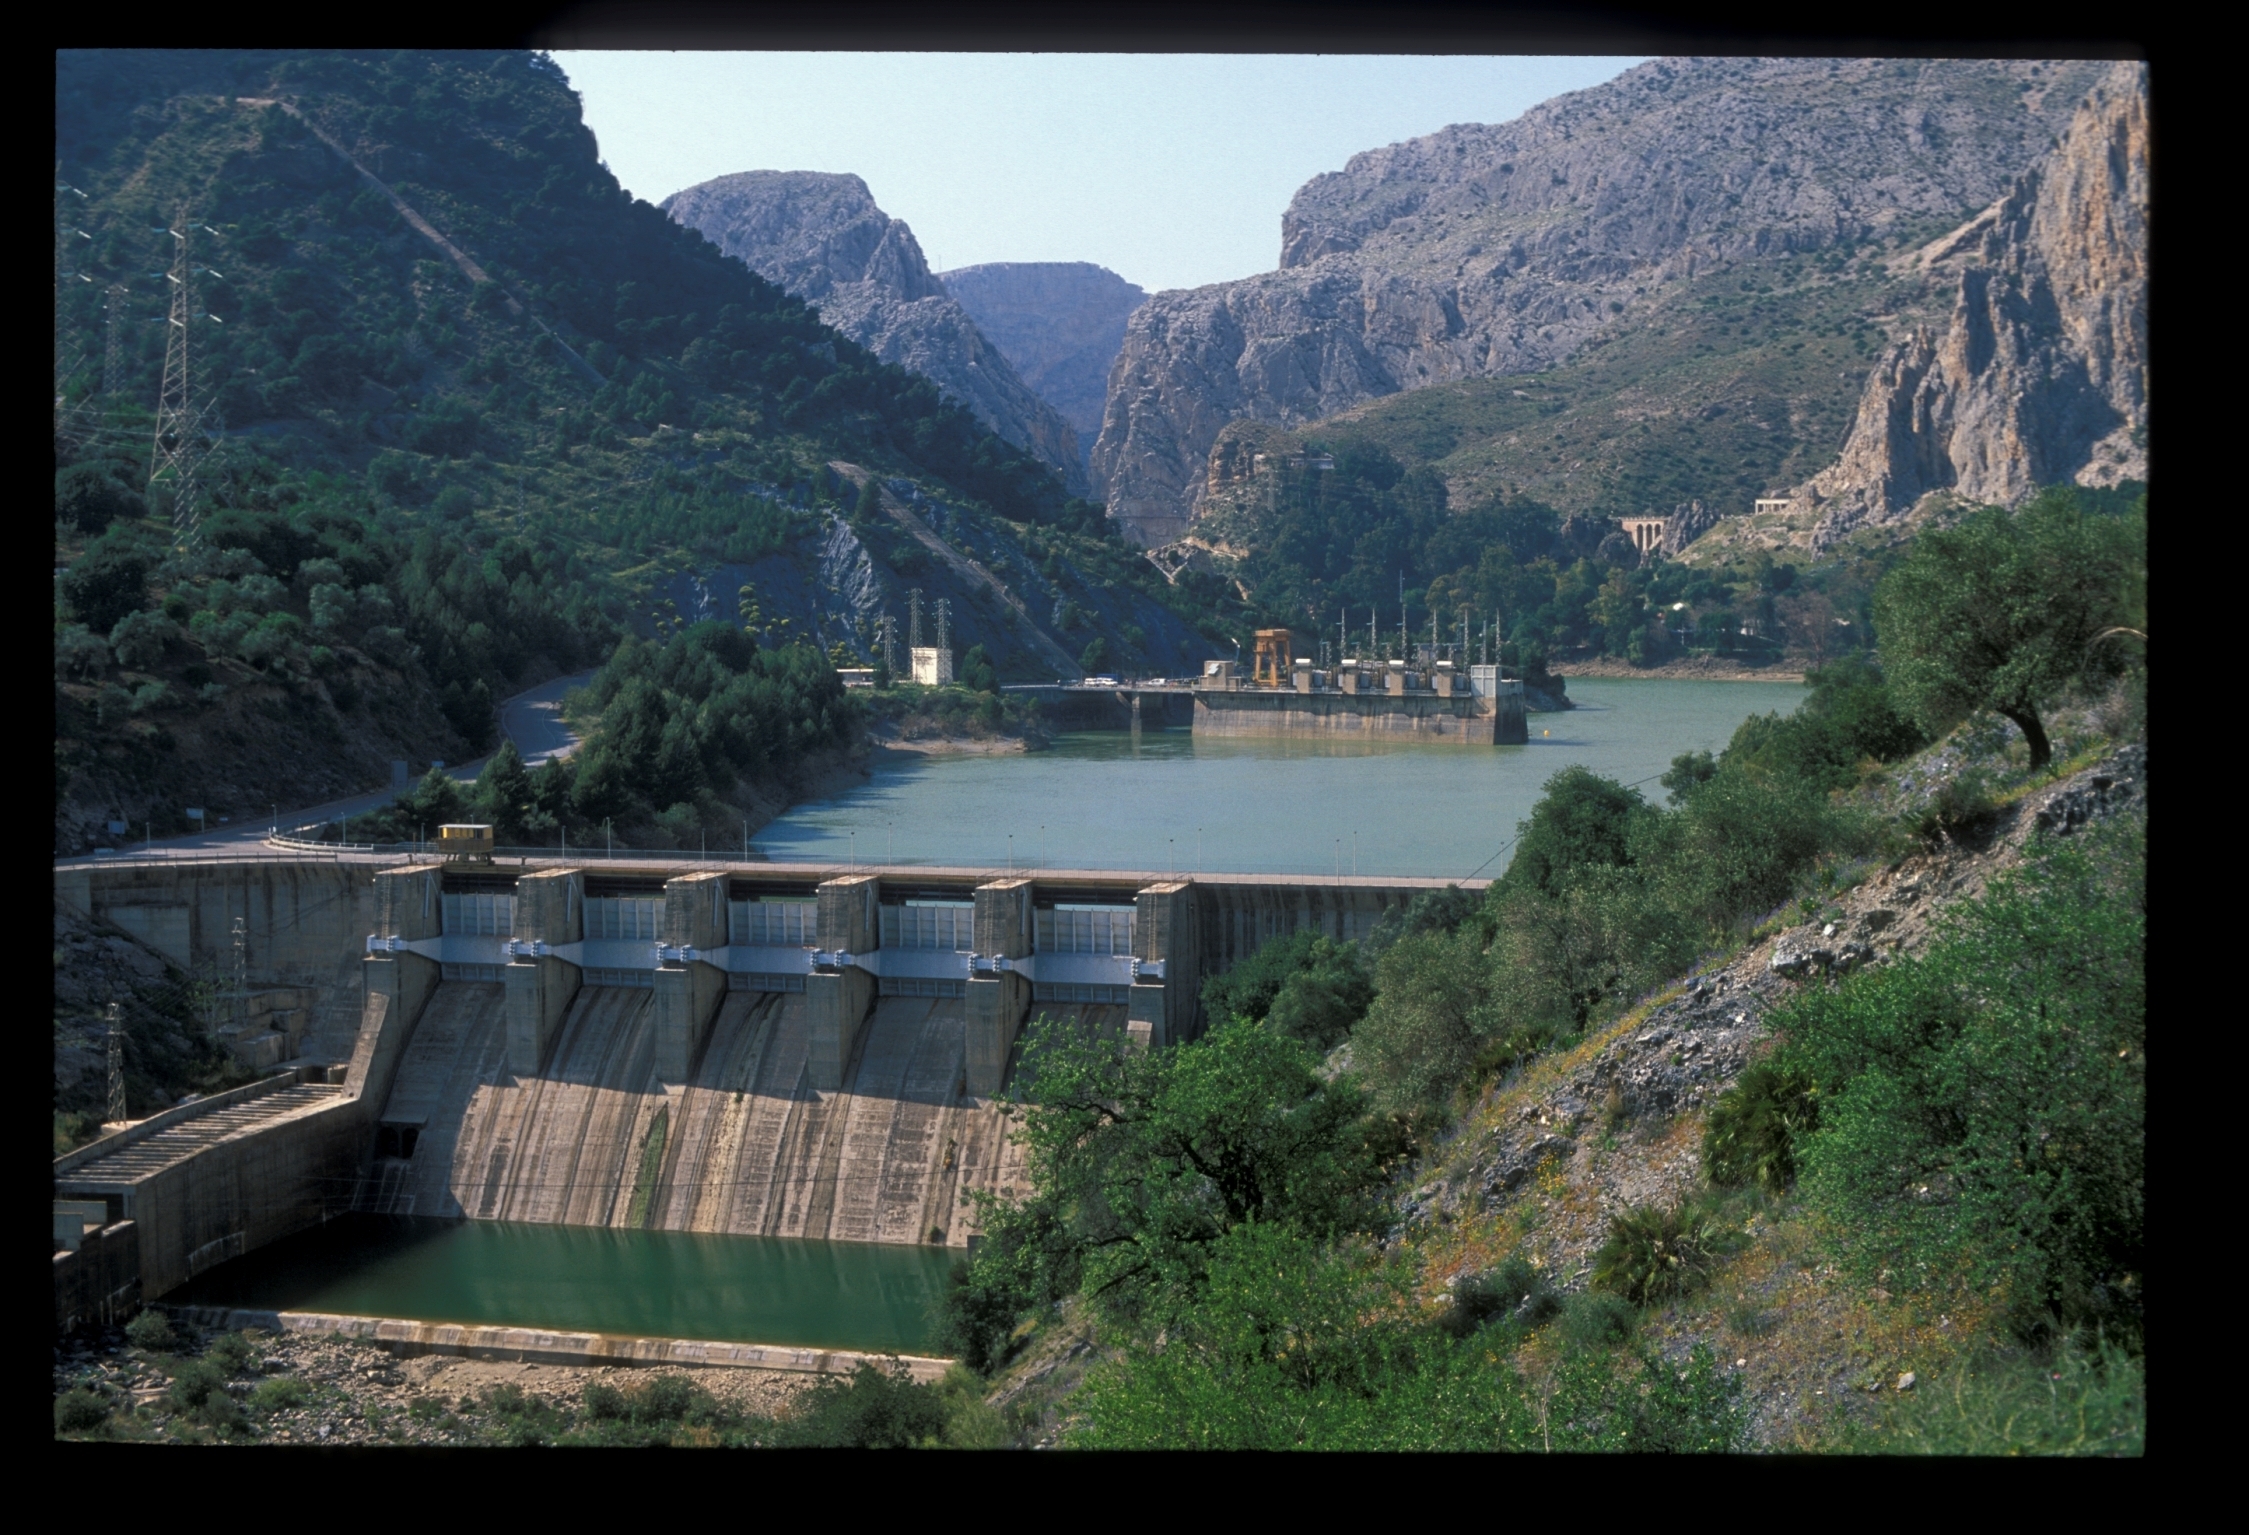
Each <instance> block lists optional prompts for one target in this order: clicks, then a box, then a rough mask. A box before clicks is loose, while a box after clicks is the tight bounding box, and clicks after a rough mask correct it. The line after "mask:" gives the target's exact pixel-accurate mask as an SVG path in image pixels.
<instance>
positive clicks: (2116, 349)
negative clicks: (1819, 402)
mask: <svg viewBox="0 0 2249 1535" xmlns="http://www.w3.org/2000/svg"><path fill="white" fill-rule="evenodd" d="M2147 240H2148V81H2147V66H2146V65H2144V64H2138V63H2123V64H2118V65H2115V66H2114V67H2113V68H2112V69H2110V70H2109V72H2108V73H2107V74H2106V75H2105V76H2104V77H2103V78H2102V79H2101V81H2100V83H2099V84H2098V85H2097V86H2095V87H2094V89H2093V91H2092V93H2091V94H2090V95H2089V96H2088V97H2087V98H2086V100H2085V102H2084V104H2083V105H2082V106H2080V107H2079V108H2078V111H2077V115H2076V117H2075V118H2074V119H2073V120H2072V122H2071V123H2070V126H2069V131H2068V133H2067V134H2066V135H2065V136H2064V137H2063V139H2062V141H2061V143H2060V144H2058V145H2057V146H2056V147H2055V148H2054V150H2053V151H2052V153H2050V154H2049V155H2047V156H2046V158H2045V159H2044V160H2042V161H2041V162H2040V163H2039V164H2038V166H2037V167H2036V168H2035V169H2034V170H2032V171H2030V172H2029V173H2028V174H2026V175H2024V176H2023V177H2022V178H2021V180H2019V181H2018V182H2016V184H2015V185H2014V186H2013V187H2012V188H2011V189H2010V190H2009V191H2008V193H2007V195H2006V196H2005V197H2002V198H2001V199H1999V201H1997V202H1996V203H1994V204H1993V205H1992V206H1991V207H1989V208H1987V209H1985V210H1984V211H1983V213H1981V214H1980V215H1978V216H1977V217H1976V218H1975V219H1973V220H1971V221H1970V222H1969V223H1968V224H1966V225H1964V226H1963V227H1962V228H1960V229H1958V230H1956V231H1954V232H1953V233H1952V234H1950V235H1948V236H1946V237H1945V238H1944V239H1942V240H1939V241H1937V242H1935V243H1934V244H1932V245H1930V246H1928V247H1926V248H1925V249H1923V250H1922V251H1920V252H1919V253H1917V255H1916V256H1915V257H1914V258H1913V259H1914V260H1915V261H1917V263H1918V264H1919V265H1920V266H1921V267H1922V268H1923V269H1924V270H1931V269H1936V270H1941V269H1942V268H1944V267H1946V266H1950V267H1952V268H1954V269H1956V270H1957V272H1958V277H1959V294H1958V298H1957V299H1956V301H1955V303H1954V306H1953V311H1952V318H1951V323H1950V324H1949V325H1947V326H1946V327H1945V328H1944V329H1943V331H1942V333H1941V334H1932V333H1931V332H1930V331H1929V330H1928V329H1926V328H1921V329H1917V330H1916V331H1915V332H1914V334H1912V335H1911V336H1909V337H1907V338H1906V339H1905V340H1903V341H1901V342H1899V343H1898V344H1897V345H1896V346H1894V347H1893V348H1891V350H1890V352H1889V354H1888V355H1887V356H1885V357H1884V358H1883V359H1882V361H1881V363H1880V365H1879V366H1878V367H1876V369H1875V370H1874V372H1873V374H1872V376H1870V377H1869V378H1868V380H1867V386H1866V393H1865V395H1864V397H1863V398H1862V400H1861V401H1860V404H1859V412H1858V420H1857V422H1856V424H1855V425H1854V426H1853V428H1852V431H1851V437H1850V440H1849V442H1848V443H1846V444H1845V446H1844V449H1843V454H1842V457H1841V458H1840V459H1839V460H1838V461H1837V462H1836V463H1835V464H1834V465H1833V466H1832V467H1830V468H1829V469H1827V470H1825V471H1824V472H1822V473H1821V474H1820V475H1818V476H1816V477H1815V478H1814V479H1813V481H1812V482H1811V488H1812V489H1813V490H1815V491H1817V492H1819V493H1820V494H1822V495H1824V496H1826V497H1829V498H1831V501H1830V504H1829V505H1828V506H1827V507H1826V508H1825V510H1824V513H1823V515H1822V516H1821V519H1820V522H1819V525H1818V527H1817V529H1816V530H1815V532H1814V535H1813V541H1814V545H1815V547H1818V548H1825V547H1828V546H1831V545H1833V544H1835V543H1837V542H1839V541H1841V540H1842V539H1843V538H1845V537H1847V536H1848V535H1849V534H1850V533H1851V532H1852V531H1854V530H1855V529H1857V528H1860V527H1865V526H1870V525H1881V524H1884V523H1888V522H1894V521H1896V520H1898V519H1900V518H1902V517H1903V516H1904V514H1905V513H1906V512H1907V511H1909V510H1910V509H1911V508H1912V507H1913V506H1914V505H1915V503H1916V502H1917V501H1919V500H1920V499H1921V498H1922V497H1923V496H1925V495H1927V494H1929V493H1930V492H1933V491H1947V490H1948V491H1951V492H1953V493H1955V494H1957V495H1959V496H1961V497H1963V498H1965V499H1967V500H1970V501H1977V502H1986V503H1996V504H1998V505H2002V506H2012V505H2016V504H2018V503H2020V502H2022V501H2024V500H2025V499H2027V498H2028V497H2030V496H2031V495H2032V494H2034V493H2035V492H2036V491H2037V490H2038V489H2039V488H2040V487H2041V486H2045V485H2052V484H2056V483H2058V482H2063V481H2074V482H2076V483H2078V484H2081V485H2115V484H2118V483H2120V482H2122V481H2125V480H2145V479H2146V478H2147V410H2148V399H2147V344H2148V338H2147Z"/></svg>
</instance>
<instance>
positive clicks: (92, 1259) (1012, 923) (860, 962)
mask: <svg viewBox="0 0 2249 1535" xmlns="http://www.w3.org/2000/svg"><path fill="white" fill-rule="evenodd" d="M1470 883H1471V884H1473V883H1476V882H1470ZM1443 884H1444V882H1443V881H1438V880H1407V879H1376V878H1365V879H1361V878H1348V877H1346V878H1334V879H1329V878H1317V877H1296V876H1262V875H1223V874H1197V875H1191V876H1180V877H1169V876H1156V875H1134V874H1129V873H1116V872H1103V871H1090V872H1069V871H1046V870H1041V871H1037V872H1031V873H1004V874H1003V873H996V872H993V871H987V870H970V869H933V868H878V869H860V870H836V869H832V868H813V867H797V866H788V865H779V864H754V863H753V864H733V865H725V866H713V865H707V864H702V865H691V866H690V872H685V873H682V872H680V871H679V866H678V865H673V866H671V867H668V868H667V867H664V866H660V865H659V866H636V865H633V864H626V863H616V864H611V863H606V862H603V863H596V864H585V865H562V864H559V863H555V862H552V861H549V862H548V863H546V864H540V863H538V862H536V861H533V862H531V863H528V864H525V865H523V866H521V867H517V868H507V867H500V866H494V865H490V864H486V865H475V864H438V863H420V864H416V863H408V864H406V865H403V866H396V865H393V866H377V865H376V864H375V863H373V862H372V861H364V862H350V861H341V862H330V861H313V860H311V859H307V860H303V861H278V862H277V861H272V860H266V861H255V862H224V861H214V862H210V863H197V862H192V861H189V860H163V861H152V862H148V863H141V864H131V865H127V864H122V863H121V864H117V865H106V866H91V867H89V866H83V865H80V866H73V867H69V868H64V869H58V870H57V871H56V892H57V896H58V898H59V899H60V900H62V901H63V902H64V903H66V904H68V905H70V906H73V907H75V908H77V909H78V910H79V911H81V912H83V913H84V914H85V915H88V916H91V917H95V918H98V919H102V920H105V921H108V922H111V923H113V924H115V925H117V926H119V927H122V928H124V929H126V930H127V931H130V932H132V933H133V934H135V935H136V936H137V937H139V938H141V939H142V940H143V941H144V942H146V943H148V944H150V945H151V946H152V947H155V948H157V949H158V950H159V951H161V952H163V953H165V954H166V955H167V956H168V957H170V958H171V959H173V960H174V961H175V962H177V963H179V964H180V965H181V966H182V967H183V968H186V967H194V966H200V965H205V964H208V963H210V962H212V961H214V960H217V961H224V962H230V961H231V960H232V958H233V955H234V952H235V947H234V946H235V944H236V943H237V942H240V943H241V944H242V945H243V946H244V951H245V961H244V963H245V965H246V970H247V976H248V978H249V980H250V981H251V982H252V983H253V988H254V989H255V990H256V991H257V992H258V993H259V994H260V995H263V996H265V997H266V998H267V999H268V1001H271V1002H274V1003H275V1005H276V1006H278V1005H280V1004H287V1011H286V1013H285V1014H283V1013H276V1014H274V1015H273V1016H275V1017H284V1016H285V1017H286V1019H287V1020H288V1022H287V1026H286V1028H281V1029H275V1030H273V1031H271V1032H270V1033H268V1034H266V1035H262V1036H260V1038H261V1039H263V1040H271V1041H273V1043H272V1045H271V1049H270V1051H269V1052H268V1053H269V1054H271V1055H273V1056H275V1057H276V1059H275V1060H274V1061H273V1063H272V1071H271V1074H270V1075H268V1076H267V1077H265V1078H264V1079H263V1080H261V1081H258V1082H256V1083H254V1084H252V1085H250V1086H247V1087H243V1088H239V1089H236V1090H234V1091H233V1092H229V1093H224V1094H219V1095H215V1096H213V1097H211V1098H208V1099H203V1100H199V1101H196V1102H191V1103H187V1104H183V1105H180V1106H178V1107H175V1108H172V1109H168V1110H166V1111H164V1112H162V1113H160V1114H157V1115H155V1116H153V1117H151V1118H148V1119H144V1120H141V1121H138V1122H136V1123H133V1124H130V1125H127V1126H124V1127H122V1128H116V1129H113V1130H112V1131H111V1132H110V1133H108V1134H105V1135H104V1136H103V1137H102V1138H101V1139H99V1140H96V1141H94V1142H92V1143H91V1144H89V1145H86V1146H83V1147H81V1148H79V1149H78V1150H77V1151H74V1152H72V1153H70V1154H69V1155H67V1156H64V1157H61V1158H58V1159H57V1160H56V1162H55V1165H54V1178H55V1186H54V1194H55V1200H56V1205H57V1210H58V1212H60V1211H63V1210H65V1209H66V1208H67V1209H69V1210H73V1211H84V1212H87V1216H86V1224H85V1226H84V1228H83V1236H82V1237H81V1238H80V1239H78V1240H75V1241H72V1242H70V1243H69V1244H68V1248H69V1250H67V1251H58V1253H57V1254H56V1307H57V1320H58V1323H59V1324H61V1325H64V1326H70V1325H75V1324H76V1323H77V1322H79V1321H82V1320H89V1319H96V1318H102V1317H107V1316H110V1315H114V1314H117V1313H119V1312H121V1311H123V1310H125V1309H128V1308H129V1307H130V1305H132V1304H134V1303H137V1302H138V1301H140V1300H143V1299H147V1300H153V1299H157V1298H159V1297H161V1296H162V1295H164V1294H165V1293H166V1292H168V1291H170V1290H173V1289H175V1288H177V1287H178V1286H179V1285H181V1284H183V1283H184V1282H186V1281H187V1280H188V1279H190V1278H192V1277H193V1276H195V1275H196V1274H198V1273H200V1272H202V1271H204V1270H206V1269H208V1268H210V1267H212V1266H214V1265H216V1264H218V1263H221V1262H224V1261H226V1260H227V1259H230V1258H233V1257H237V1256H239V1255H241V1254H243V1253H245V1252H248V1251H250V1250H252V1249H254V1248H258V1247H261V1246H263V1245H265V1244H266V1243H269V1242H272V1241H274V1240H276V1239H278V1238H280V1237H282V1236H285V1235H288V1234H290V1233H291V1232H294V1231H297V1230H301V1229H304V1228H306V1227H308V1226H312V1225H316V1224H318V1223H320V1222H321V1221H323V1220H326V1219H328V1218H330V1217H332V1216H335V1215H339V1214H342V1213H345V1212H347V1211H352V1210H361V1211H372V1212H377V1213H391V1214H411V1215H423V1216H448V1217H461V1218H468V1219H478V1220H507V1221H531V1222H547V1223H555V1224H563V1225H585V1226H631V1227H642V1228H650V1229H658V1230H672V1231H694V1232H714V1233H736V1234H754V1235H770V1236H798V1237H826V1238H834V1239H841V1240H850V1241H864V1242H894V1243H934V1244H941V1245H946V1246H951V1247H962V1246H965V1245H966V1244H967V1242H968V1240H969V1239H970V1237H971V1236H972V1235H974V1233H975V1217H976V1210H975V1206H974V1205H973V1204H972V1203H971V1202H970V1201H969V1199H968V1198H967V1196H968V1194H969V1193H970V1192H972V1191H975V1190H989V1191H992V1192H995V1193H1002V1194H1005V1193H1009V1192H1012V1191H1014V1190H1015V1189H1016V1188H1017V1187H1019V1185H1020V1178H1021V1168H1020V1158H1019V1153H1018V1152H1017V1151H1016V1149H1015V1148H1014V1147H1013V1145H1012V1144H1011V1143H1010V1140H1009V1136H1008V1123H1007V1120H1006V1118H1005V1114H1004V1109H1003V1105H1002V1103H1001V1101H1000V1100H999V1097H998V1095H999V1094H1000V1092H1001V1090H1002V1088H1003V1086H1004V1085H1005V1083H1006V1080H1007V1076H1008V1073H1009V1071H1010V1069H1011V1066H1012V1064H1013V1061H1014V1057H1015V1054H1016V1050H1017V1044H1018V1040H1019V1036H1020V1034H1021V1031H1022V1029H1023V1026H1024V1024H1025V1023H1026V1022H1027V1021H1029V1020H1030V1019H1031V1018H1033V1017H1036V1016H1040V1015H1045V1016H1049V1017H1054V1018H1058V1019H1062V1020H1065V1021H1067V1022H1070V1023H1073V1024H1075V1025H1076V1026H1078V1027H1081V1028H1083V1029H1086V1030H1088V1031H1089V1032H1099V1033H1106V1034H1108V1035H1111V1036H1113V1037H1115V1038H1116V1039H1117V1040H1118V1041H1119V1045H1120V1048H1141V1049H1161V1048H1164V1047H1166V1046H1168V1045H1171V1044H1175V1043H1179V1042H1182V1041H1185V1040H1189V1039H1192V1038H1194V1037H1195V1036H1196V1035H1197V1034H1199V1033H1200V1032H1201V1030H1202V1028H1203V1027H1204V1020H1203V1019H1202V1017H1201V1016H1200V1005H1199V998H1200V992H1201V988H1202V983H1203V981H1204V979H1205V978H1206V977H1208V976H1211V975H1214V974H1217V973H1219V972H1221V971H1223V970H1225V969H1227V968H1229V967H1230V966H1231V965H1233V964H1234V963H1236V962H1238V961H1239V960H1241V959H1242V958H1244V957H1246V956H1247V955H1249V954H1250V953H1253V952H1254V951H1255V950H1256V949H1257V948H1258V947H1259V946H1261V945H1262V944H1263V943H1265V942H1266V941H1267V940H1269V939H1271V938H1274V937H1279V936H1284V935H1287V934H1289V933H1293V932H1296V931H1299V930H1302V929H1306V928H1310V929H1314V930H1316V931H1319V932H1321V933H1324V934H1326V935H1328V936H1331V937H1334V938H1338V939H1357V938H1362V937H1364V936H1366V934H1367V933H1368V932H1370V931H1371V930H1372V928H1373V926H1374V924H1375V923H1376V922H1377V921H1378V920H1379V919H1380V917H1381V916H1382V914H1383V912H1384V911H1386V910H1388V909H1390V908H1392V907H1396V906H1400V905H1403V904H1405V903H1406V902H1408V901H1410V900H1412V899H1413V898H1414V897H1415V896H1416V895H1419V894H1421V893H1422V892H1423V891H1425V890H1429V889H1436V888H1441V887H1442V885H1443ZM97 1210H98V1211H99V1213H98V1214H95V1213H93V1212H95V1211H97ZM76 1219H77V1217H76V1216H74V1217H73V1221H74V1223H75V1221H76ZM57 1222H58V1226H57V1229H58V1232H59V1231H60V1230H61V1222H62V1215H61V1214H59V1213H58V1216H57ZM77 1235H78V1233H77V1232H76V1231H75V1230H74V1232H73V1236H77ZM58 1245H63V1244H62V1242H61V1239H60V1238H59V1237H58Z"/></svg>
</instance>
